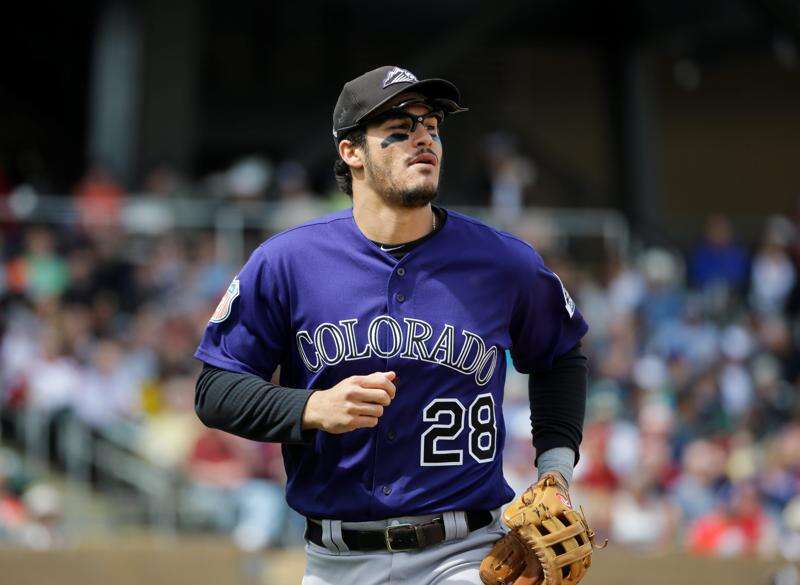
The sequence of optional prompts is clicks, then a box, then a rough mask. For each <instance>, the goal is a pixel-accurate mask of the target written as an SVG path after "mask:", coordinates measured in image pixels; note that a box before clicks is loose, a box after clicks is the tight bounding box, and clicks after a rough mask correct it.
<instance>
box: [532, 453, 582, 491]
mask: <svg viewBox="0 0 800 585" xmlns="http://www.w3.org/2000/svg"><path fill="white" fill-rule="evenodd" d="M537 467H538V469H539V477H542V475H543V474H544V473H547V472H548V471H558V472H559V473H560V474H561V475H563V476H564V479H566V480H567V485H569V484H570V483H572V471H573V470H574V469H575V451H573V450H572V449H570V448H569V447H554V448H553V449H548V450H547V451H545V452H544V453H542V454H541V455H539V458H538V459H537Z"/></svg>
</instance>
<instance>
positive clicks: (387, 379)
mask: <svg viewBox="0 0 800 585" xmlns="http://www.w3.org/2000/svg"><path fill="white" fill-rule="evenodd" d="M465 111H466V108H464V107H462V106H461V97H460V93H459V91H458V90H457V89H456V87H455V86H454V85H453V84H452V83H450V82H448V81H445V80H442V79H426V80H422V81H420V80H418V79H417V77H415V76H414V75H413V74H412V73H411V72H409V71H408V70H406V69H402V68H400V67H392V66H385V67H380V68H378V69H375V70H372V71H369V72H367V73H365V74H364V75H362V76H360V77H358V78H356V79H354V80H352V81H350V82H348V83H346V84H345V85H344V88H343V89H342V92H341V95H340V96H339V99H338V102H337V103H336V107H335V109H334V112H333V138H334V144H335V146H336V149H337V152H338V160H337V162H336V164H335V168H334V170H335V174H336V178H337V181H338V183H339V186H340V187H341V188H342V190H344V191H345V192H346V193H347V194H348V195H351V196H352V199H353V206H352V208H349V209H346V210H343V211H339V212H336V213H333V214H331V215H328V216H325V217H322V218H319V219H315V220H312V221H309V222H308V223H305V224H303V225H300V226H297V227H294V228H291V229H289V230H286V231H284V232H282V233H280V234H277V235H275V236H273V237H272V238H270V239H268V240H267V241H266V242H264V243H263V244H261V245H260V246H259V247H258V248H257V249H256V250H255V251H254V252H253V254H252V256H251V257H250V259H249V260H248V261H247V263H246V264H245V265H244V267H243V268H242V269H241V271H240V272H239V274H238V276H236V278H235V279H234V280H233V282H232V283H231V285H230V287H229V288H228V290H227V292H226V293H225V295H224V297H223V298H222V300H221V301H220V303H219V306H218V307H217V310H216V311H215V312H214V314H213V316H212V317H211V319H210V322H209V324H208V327H207V329H206V331H205V335H204V337H203V339H202V342H201V343H200V346H199V348H198V350H197V352H196V354H195V356H196V357H197V358H198V359H200V360H202V361H203V362H204V368H203V371H202V373H201V375H200V377H199V379H198V382H197V394H196V410H197V413H198V415H199V417H200V419H201V420H202V421H203V422H204V423H205V424H206V425H208V426H211V427H216V428H220V429H223V430H225V431H228V432H231V433H234V434H237V435H240V436H243V437H247V438H250V439H254V440H258V441H277V442H280V443H282V448H283V456H284V462H285V466H286V473H287V477H288V481H287V485H286V497H287V501H288V503H289V505H290V506H291V507H292V508H294V509H295V510H297V511H298V512H299V513H301V514H303V515H304V516H305V517H306V518H307V523H306V526H307V527H306V534H305V536H306V540H307V546H306V551H307V558H308V562H307V566H306V572H305V576H304V578H303V583H304V584H305V585H328V584H336V585H344V584H349V583H357V584H359V585H372V584H375V585H378V584H387V583H411V584H414V585H416V584H433V583H436V584H456V583H459V584H466V583H480V582H481V578H480V577H479V566H480V565H481V561H482V560H483V559H484V558H485V557H487V554H488V553H489V551H490V550H491V549H492V546H493V545H494V543H495V542H496V541H498V539H500V538H501V537H503V536H504V535H505V534H506V531H507V530H508V527H504V526H503V523H502V522H501V518H500V508H501V506H503V505H504V504H506V503H507V502H509V501H510V500H512V498H513V497H514V493H513V491H512V490H511V488H510V487H509V486H508V484H507V483H506V481H505V480H504V478H503V472H502V468H503V465H502V463H503V457H502V454H503V444H504V442H505V437H506V431H505V425H504V421H503V411H502V405H503V387H504V381H505V375H506V360H505V355H506V350H507V349H510V351H511V355H512V357H513V360H514V364H515V366H516V367H517V369H518V370H520V371H521V372H525V373H531V374H532V375H531V387H530V393H531V403H532V417H531V420H532V425H533V426H532V428H533V444H534V446H535V447H536V452H537V454H538V457H537V461H536V462H535V463H536V465H537V466H538V471H539V475H540V478H541V477H542V476H546V477H548V478H550V480H552V481H551V483H550V484H549V485H551V486H558V489H559V490H560V491H559V494H560V495H559V497H560V498H561V500H562V501H564V498H566V501H568V495H567V489H568V485H569V481H570V479H571V475H572V469H573V465H574V464H575V462H576V461H577V459H578V446H579V444H580V441H581V433H582V424H583V415H584V408H585V401H586V358H585V357H584V356H583V355H582V354H581V351H580V339H581V337H582V336H583V335H584V334H585V333H586V331H587V325H586V323H585V322H584V320H583V318H582V317H581V314H580V313H579V311H578V310H577V309H576V308H575V304H574V303H573V302H572V299H571V298H570V296H569V294H568V293H567V291H566V289H565V288H564V287H563V285H562V284H561V281H560V280H559V278H558V277H557V276H556V275H555V274H554V273H553V272H551V271H550V270H549V269H548V268H547V267H546V266H545V265H544V264H543V262H542V259H541V257H540V256H539V255H538V254H537V253H536V251H535V250H534V249H533V248H532V247H531V246H530V245H529V244H527V243H526V242H524V241H522V240H520V239H518V238H516V237H515V236H513V235H510V234H507V233H504V232H501V231H498V230H496V229H493V228H491V227H489V226H487V225H484V224H483V223H481V222H479V221H477V220H475V219H472V218H470V217H467V216H465V215H462V214H460V213H456V212H454V211H450V210H447V209H444V208H442V207H439V206H435V205H432V202H433V201H434V200H435V198H436V195H437V190H438V186H439V179H440V175H441V170H442V159H443V144H442V129H443V122H444V120H445V119H447V118H449V117H450V116H452V115H455V114H458V113H462V112H465ZM278 367H280V379H279V383H278V384H274V383H271V382H270V381H269V380H270V379H271V377H272V375H273V372H274V371H275V370H276V368H278ZM578 544H580V541H579V542H578ZM576 546H577V545H576ZM567 548H569V547H567ZM573 556H574V555H573ZM531 558H533V557H532V556H530V555H529V559H531ZM525 566H526V567H527V568H526V569H525V571H526V572H525V574H524V575H523V576H521V577H519V581H518V583H523V582H525V583H534V582H537V580H538V579H540V578H542V577H541V573H542V569H541V567H540V566H539V563H535V562H528V563H527V565H525ZM514 578H515V579H516V575H515V576H514ZM496 582H498V583H500V582H503V581H502V578H501V579H500V580H497V581H496ZM560 582H561V581H559V583H560ZM564 582H565V583H566V582H567V581H564Z"/></svg>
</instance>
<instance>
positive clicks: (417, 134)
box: [411, 123, 433, 146]
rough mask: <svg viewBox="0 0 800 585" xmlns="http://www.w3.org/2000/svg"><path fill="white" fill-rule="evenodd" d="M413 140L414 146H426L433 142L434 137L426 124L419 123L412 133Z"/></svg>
mask: <svg viewBox="0 0 800 585" xmlns="http://www.w3.org/2000/svg"><path fill="white" fill-rule="evenodd" d="M411 142H412V144H413V145H414V146H424V145H426V144H431V143H432V142H433V137H432V136H431V133H430V132H429V131H428V129H427V128H426V127H425V125H424V124H422V123H419V124H417V127H416V128H415V129H414V132H413V133H412V134H411Z"/></svg>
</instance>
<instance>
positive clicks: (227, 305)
mask: <svg viewBox="0 0 800 585" xmlns="http://www.w3.org/2000/svg"><path fill="white" fill-rule="evenodd" d="M238 296H239V279H238V278H234V279H233V282H232V283H231V285H230V286H229V287H228V290H226V291H225V294H224V295H222V299H221V300H220V301H219V304H218V305H217V310H216V311H214V314H213V315H211V319H209V321H210V322H211V323H222V322H223V321H224V320H225V319H227V318H228V317H229V316H230V314H231V307H232V306H233V301H235V300H236V297H238Z"/></svg>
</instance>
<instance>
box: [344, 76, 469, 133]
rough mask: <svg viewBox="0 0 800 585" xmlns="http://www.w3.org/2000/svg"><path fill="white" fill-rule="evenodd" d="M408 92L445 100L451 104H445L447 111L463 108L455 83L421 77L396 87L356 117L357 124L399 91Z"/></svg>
mask: <svg viewBox="0 0 800 585" xmlns="http://www.w3.org/2000/svg"><path fill="white" fill-rule="evenodd" d="M409 92H414V93H421V94H422V95H424V96H425V97H427V98H430V99H443V100H447V101H448V102H450V103H451V104H452V105H451V106H447V109H448V112H447V113H455V112H459V111H462V110H464V108H462V107H461V106H460V104H459V102H460V101H461V93H460V92H459V91H458V88H457V87H456V86H455V85H453V84H452V83H450V82H449V81H447V80H446V79H423V80H422V81H416V82H414V83H410V84H408V85H404V86H403V87H399V88H397V91H395V92H393V93H392V94H391V95H388V96H386V98H384V99H383V100H381V101H380V102H378V103H377V104H375V106H374V107H373V108H372V109H371V110H369V111H368V112H366V113H365V114H364V115H362V116H361V117H360V118H359V119H358V124H361V123H362V122H364V121H366V120H368V119H369V117H370V116H372V115H373V114H374V113H375V112H376V111H378V110H379V109H380V108H381V107H382V106H384V105H385V104H386V103H387V102H389V101H390V100H392V99H393V98H395V97H397V96H398V95H400V94H401V93H409Z"/></svg>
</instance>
